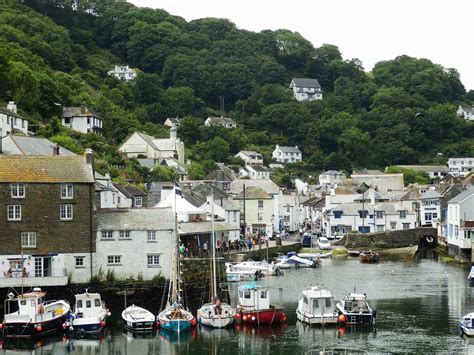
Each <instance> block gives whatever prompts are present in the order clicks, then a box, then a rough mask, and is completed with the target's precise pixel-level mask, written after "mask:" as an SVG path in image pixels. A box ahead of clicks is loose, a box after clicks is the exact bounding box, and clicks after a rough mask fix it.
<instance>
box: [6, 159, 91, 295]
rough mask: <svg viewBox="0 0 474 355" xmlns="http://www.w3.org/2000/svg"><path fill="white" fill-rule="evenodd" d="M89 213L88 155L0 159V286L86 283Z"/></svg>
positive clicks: (89, 231) (89, 169) (88, 267)
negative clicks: (69, 278) (69, 279)
mask: <svg viewBox="0 0 474 355" xmlns="http://www.w3.org/2000/svg"><path fill="white" fill-rule="evenodd" d="M93 213H94V174H93V167H92V152H91V151H87V152H86V155H85V156H84V157H83V156H63V155H51V156H38V155H36V156H31V155H30V156H22V155H0V245H1V250H0V253H1V255H0V287H10V286H13V287H15V286H20V285H24V286H54V285H65V284H67V283H68V274H69V275H70V277H71V281H72V282H85V281H87V280H88V279H89V278H90V275H91V271H92V270H91V265H92V255H93V253H94V252H95V244H94V243H93V239H92V236H93V231H94V225H93V224H94V215H93Z"/></svg>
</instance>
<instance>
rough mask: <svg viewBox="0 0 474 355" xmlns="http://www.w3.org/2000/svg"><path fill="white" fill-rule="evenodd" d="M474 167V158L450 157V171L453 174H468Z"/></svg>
mask: <svg viewBox="0 0 474 355" xmlns="http://www.w3.org/2000/svg"><path fill="white" fill-rule="evenodd" d="M473 169H474V158H449V159H448V172H449V173H450V174H451V175H452V176H466V175H467V174H469V173H470V172H471V171H472V170H473Z"/></svg>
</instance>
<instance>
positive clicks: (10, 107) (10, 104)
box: [7, 101, 17, 113]
mask: <svg viewBox="0 0 474 355" xmlns="http://www.w3.org/2000/svg"><path fill="white" fill-rule="evenodd" d="M7 110H10V111H11V112H14V113H17V112H16V105H15V101H8V105H7Z"/></svg>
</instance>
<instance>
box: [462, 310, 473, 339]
mask: <svg viewBox="0 0 474 355" xmlns="http://www.w3.org/2000/svg"><path fill="white" fill-rule="evenodd" d="M459 327H460V328H461V331H462V332H463V333H464V334H466V335H467V336H469V337H472V336H474V313H468V314H466V315H465V316H464V317H462V318H461V320H460V321H459Z"/></svg>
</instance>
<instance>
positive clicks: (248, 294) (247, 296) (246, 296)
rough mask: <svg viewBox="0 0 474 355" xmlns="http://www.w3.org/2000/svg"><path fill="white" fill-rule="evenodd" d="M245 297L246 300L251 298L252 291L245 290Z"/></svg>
mask: <svg viewBox="0 0 474 355" xmlns="http://www.w3.org/2000/svg"><path fill="white" fill-rule="evenodd" d="M244 297H245V298H250V290H245V291H244Z"/></svg>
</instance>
